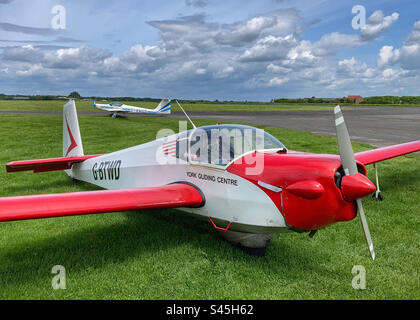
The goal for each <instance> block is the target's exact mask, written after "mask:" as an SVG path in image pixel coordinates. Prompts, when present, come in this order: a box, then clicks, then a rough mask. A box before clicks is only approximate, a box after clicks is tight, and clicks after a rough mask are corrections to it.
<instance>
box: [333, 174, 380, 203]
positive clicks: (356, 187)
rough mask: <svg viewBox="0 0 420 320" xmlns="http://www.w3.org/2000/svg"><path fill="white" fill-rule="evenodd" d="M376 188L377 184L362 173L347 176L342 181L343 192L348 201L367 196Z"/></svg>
mask: <svg viewBox="0 0 420 320" xmlns="http://www.w3.org/2000/svg"><path fill="white" fill-rule="evenodd" d="M375 190H376V187H375V185H374V184H373V183H372V182H371V181H370V180H369V179H368V178H367V177H366V176H364V175H362V174H361V173H356V174H353V175H351V176H345V177H343V180H342V181H341V193H342V194H343V198H344V199H345V200H347V201H353V200H356V199H360V198H363V197H366V196H367V195H369V194H371V193H372V192H374V191H375Z"/></svg>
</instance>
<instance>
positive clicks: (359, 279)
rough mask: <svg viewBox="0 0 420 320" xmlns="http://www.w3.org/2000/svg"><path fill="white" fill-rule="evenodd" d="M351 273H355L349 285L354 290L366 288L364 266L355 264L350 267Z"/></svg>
mask: <svg viewBox="0 0 420 320" xmlns="http://www.w3.org/2000/svg"><path fill="white" fill-rule="evenodd" d="M351 273H352V274H355V276H354V277H353V279H352V281H351V286H352V287H353V289H354V290H365V289H366V269H365V267H364V266H361V265H355V266H354V267H353V269H351Z"/></svg>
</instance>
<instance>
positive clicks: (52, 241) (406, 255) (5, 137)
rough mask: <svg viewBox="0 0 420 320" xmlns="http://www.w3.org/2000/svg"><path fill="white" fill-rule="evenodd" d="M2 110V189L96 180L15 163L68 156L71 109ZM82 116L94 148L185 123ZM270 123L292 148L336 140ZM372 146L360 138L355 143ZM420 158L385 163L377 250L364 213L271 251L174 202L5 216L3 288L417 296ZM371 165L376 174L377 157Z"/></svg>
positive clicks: (372, 208) (161, 295) (28, 293)
mask: <svg viewBox="0 0 420 320" xmlns="http://www.w3.org/2000/svg"><path fill="white" fill-rule="evenodd" d="M59 104H60V106H61V105H62V102H60V103H59ZM78 106H79V104H78ZM60 110H61V107H60ZM0 119H1V126H0V137H1V149H0V167H1V169H0V185H1V189H0V190H1V195H2V196H12V195H21V194H37V193H52V192H69V191H80V190H91V189H95V187H93V186H86V185H85V184H84V183H80V184H74V183H73V182H72V181H71V180H70V179H68V177H67V175H66V174H65V173H64V172H50V173H39V174H33V173H31V172H21V173H13V174H6V172H5V169H4V165H5V163H6V162H8V161H12V160H23V159H35V158H46V157H56V156H60V155H61V150H62V138H61V135H62V118H61V116H55V115H49V116H47V115H43V116H40V115H1V116H0ZM79 122H80V127H81V134H82V139H83V146H84V150H85V153H86V154H95V153H106V152H111V151H115V150H118V149H122V148H125V147H129V146H132V145H135V144H140V143H143V142H147V141H149V140H151V139H154V138H155V135H156V132H157V131H158V130H159V129H161V128H171V129H173V130H177V127H178V122H177V121H176V120H173V119H167V118H147V119H144V118H126V119H118V120H117V121H115V119H111V118H107V117H94V116H81V117H80V118H79ZM196 122H197V125H203V124H209V123H213V122H214V121H212V122H209V121H204V120H197V121H196ZM265 129H266V130H267V131H268V132H269V133H271V134H273V135H274V136H276V137H277V138H279V139H280V140H281V141H282V142H283V143H284V144H285V145H286V146H287V147H288V148H290V149H294V150H301V151H312V152H324V153H337V151H338V150H337V145H336V141H335V139H333V138H329V137H324V136H320V135H316V134H311V133H305V132H299V131H293V130H285V129H280V128H265ZM368 148H369V146H367V145H363V144H358V143H354V149H355V151H362V150H366V149H368ZM419 160H420V157H419V155H418V154H413V155H407V156H404V157H400V158H396V159H392V160H388V161H385V162H383V163H381V164H379V173H380V183H381V190H382V192H383V194H384V196H385V201H383V202H376V201H372V200H371V199H370V198H366V199H365V200H363V203H364V206H365V211H366V213H367V218H368V221H369V225H370V228H371V233H372V238H373V242H374V244H375V250H376V255H377V258H376V260H375V261H372V260H371V259H370V256H369V253H368V249H367V247H366V244H365V241H364V237H363V233H362V230H361V226H360V220H359V218H358V217H357V218H356V219H355V220H353V221H351V222H347V223H339V224H335V225H333V226H331V227H329V228H326V229H324V230H321V231H320V232H318V233H317V234H316V235H315V237H314V238H313V239H310V238H308V236H307V234H296V233H290V234H277V235H275V236H274V238H273V243H272V244H271V245H270V247H269V248H268V249H267V254H266V256H265V257H262V258H256V257H251V256H248V255H246V254H245V253H243V252H242V251H240V250H238V249H236V248H233V247H231V246H230V245H229V244H228V243H226V242H224V241H222V240H220V239H219V238H218V236H217V235H216V233H215V232H214V229H213V227H212V226H211V224H210V223H207V224H206V223H203V222H202V221H200V220H198V219H194V218H191V217H189V216H186V215H184V214H182V213H180V212H178V211H175V210H161V211H146V212H121V213H107V214H99V215H90V216H75V217H64V218H55V219H44V220H31V221H29V220H28V221H17V222H6V223H1V224H0V230H1V231H0V241H1V245H0V261H1V263H0V299H419V298H420V282H419V281H420V280H419V279H420V277H419V266H420V254H419V253H420V241H419V240H420V235H419V228H420V215H419V213H420V201H419V200H420V193H419V190H420V162H419ZM368 172H369V177H370V178H371V180H374V176H373V170H372V168H371V167H369V168H368ZM54 265H63V266H64V267H65V268H66V272H67V289H66V290H53V289H52V287H51V280H52V277H53V275H52V274H51V269H52V267H53V266H54ZM354 265H363V266H364V267H365V269H366V286H367V288H366V290H355V289H353V288H352V285H351V282H352V279H353V277H354V274H352V273H351V271H352V268H353V266H354Z"/></svg>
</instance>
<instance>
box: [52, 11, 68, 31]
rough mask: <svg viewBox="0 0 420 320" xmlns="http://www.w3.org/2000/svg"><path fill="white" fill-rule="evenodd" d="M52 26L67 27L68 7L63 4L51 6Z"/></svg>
mask: <svg viewBox="0 0 420 320" xmlns="http://www.w3.org/2000/svg"><path fill="white" fill-rule="evenodd" d="M51 14H52V15H53V17H52V19H51V28H53V29H54V30H60V29H66V8H65V7H64V6H62V5H55V6H53V7H52V8H51Z"/></svg>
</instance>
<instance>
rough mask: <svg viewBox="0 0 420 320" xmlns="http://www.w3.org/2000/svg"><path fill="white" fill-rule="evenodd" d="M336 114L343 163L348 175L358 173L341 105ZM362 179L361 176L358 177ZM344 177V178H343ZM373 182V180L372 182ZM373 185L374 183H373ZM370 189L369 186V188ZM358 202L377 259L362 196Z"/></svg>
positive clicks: (365, 182) (369, 245) (366, 236)
mask: <svg viewBox="0 0 420 320" xmlns="http://www.w3.org/2000/svg"><path fill="white" fill-rule="evenodd" d="M334 115H335V128H336V130H337V140H338V149H339V151H340V158H341V164H342V165H343V169H344V173H345V175H346V176H350V177H351V176H353V177H356V176H355V175H358V174H359V173H358V170H357V164H356V160H355V158H354V153H353V148H352V146H351V141H350V137H349V133H348V131H347V126H346V123H345V122H344V118H343V113H342V112H341V108H340V106H336V107H335V108H334ZM358 178H359V179H360V177H358ZM363 178H364V179H365V181H363V183H364V184H365V185H366V184H369V182H370V181H369V179H368V178H366V177H363ZM343 179H344V178H343ZM366 180H367V181H366ZM370 184H372V182H370ZM372 185H373V184H372ZM367 189H369V188H367ZM355 200H356V203H357V208H358V210H359V214H360V221H361V222H362V229H363V233H364V234H365V239H366V242H367V245H368V248H369V252H370V255H371V257H372V260H375V251H374V249H373V243H372V239H371V237H370V232H369V226H368V223H367V220H366V216H365V212H364V210H363V206H362V200H361V199H360V198H358V199H355Z"/></svg>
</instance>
